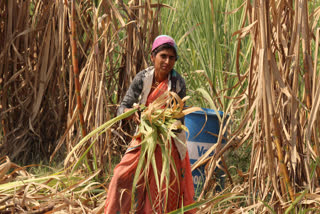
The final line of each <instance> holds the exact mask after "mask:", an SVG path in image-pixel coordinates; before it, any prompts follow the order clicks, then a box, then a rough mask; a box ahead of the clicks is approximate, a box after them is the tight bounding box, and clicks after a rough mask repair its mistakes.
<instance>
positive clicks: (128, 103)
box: [117, 72, 143, 115]
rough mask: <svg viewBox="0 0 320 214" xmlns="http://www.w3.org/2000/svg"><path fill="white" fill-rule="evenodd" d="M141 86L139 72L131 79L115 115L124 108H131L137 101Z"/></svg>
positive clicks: (140, 73) (141, 75) (141, 78)
mask: <svg viewBox="0 0 320 214" xmlns="http://www.w3.org/2000/svg"><path fill="white" fill-rule="evenodd" d="M142 88H143V72H139V73H138V74H137V75H136V76H135V77H134V79H133V81H132V83H131V84H130V86H129V89H128V91H127V92H126V94H125V96H124V98H123V100H122V102H121V103H120V107H119V108H118V110H117V115H120V114H122V113H123V112H124V109H125V108H132V107H133V104H134V103H138V99H139V96H140V94H141V92H142Z"/></svg>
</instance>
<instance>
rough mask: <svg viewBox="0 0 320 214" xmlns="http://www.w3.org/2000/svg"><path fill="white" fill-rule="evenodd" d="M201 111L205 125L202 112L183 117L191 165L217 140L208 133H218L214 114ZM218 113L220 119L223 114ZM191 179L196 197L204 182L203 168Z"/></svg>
mask: <svg viewBox="0 0 320 214" xmlns="http://www.w3.org/2000/svg"><path fill="white" fill-rule="evenodd" d="M202 109H203V110H204V112H205V113H206V114H207V122H206V124H205V121H206V118H205V113H204V112H202V111H196V112H193V113H191V114H188V115H186V116H185V125H186V126H187V128H188V129H189V136H188V135H187V137H188V139H187V147H188V152H189V157H190V163H191V165H192V164H193V163H194V162H196V161H197V160H198V159H199V158H200V157H201V156H202V155H204V154H205V153H206V152H207V151H208V150H209V149H210V148H211V147H212V146H213V145H214V144H215V143H217V140H218V138H217V137H216V136H214V135H212V134H210V133H214V134H216V135H218V134H219V131H220V122H219V119H218V116H217V114H216V112H215V111H214V110H212V109H206V108H202ZM218 113H219V115H220V117H221V118H222V116H223V112H221V111H219V112H218ZM204 124H205V127H204V128H203V130H202V132H201V133H199V132H200V130H201V128H202V127H203V125H204ZM198 133H199V134H198ZM222 143H224V142H222ZM212 155H213V153H211V154H210V156H212ZM192 177H193V184H194V189H195V193H196V194H195V195H196V196H197V195H198V194H199V193H200V192H201V191H202V187H203V184H204V181H205V172H204V166H200V167H198V168H197V169H195V170H193V171H192Z"/></svg>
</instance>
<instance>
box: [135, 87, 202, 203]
mask: <svg viewBox="0 0 320 214" xmlns="http://www.w3.org/2000/svg"><path fill="white" fill-rule="evenodd" d="M188 98H189V97H185V98H183V99H181V98H180V97H179V96H178V95H177V94H176V93H174V92H169V91H168V92H166V93H164V94H163V95H161V96H160V97H158V98H157V99H156V100H155V101H154V102H152V103H151V104H149V105H148V106H147V107H145V108H144V110H143V111H142V112H141V118H140V120H141V122H140V125H139V129H138V133H137V135H136V136H135V137H139V138H140V139H141V143H140V145H141V153H140V157H139V162H138V166H137V169H136V172H135V176H134V179H133V185H132V196H131V209H133V207H135V201H136V199H135V191H136V186H137V184H138V182H139V180H140V179H143V181H144V184H145V188H146V191H147V193H148V194H147V195H148V196H149V199H150V201H151V203H152V200H151V198H150V188H149V183H148V182H149V180H148V176H149V173H150V170H153V173H154V179H155V183H156V187H157V190H158V194H159V197H160V198H161V200H163V201H162V202H163V206H164V208H165V207H167V198H168V192H169V181H170V170H172V171H173V174H174V175H175V176H176V178H178V170H177V168H176V166H175V162H174V160H173V158H172V155H171V153H172V146H173V144H174V142H173V140H175V141H176V142H179V143H180V144H182V145H184V146H186V144H185V142H182V141H181V140H180V139H179V138H178V137H177V134H178V133H179V132H180V131H182V130H184V131H186V132H188V129H187V127H186V126H185V125H184V124H182V122H181V120H179V119H181V118H183V117H184V116H185V115H187V114H190V113H192V112H194V111H203V110H202V109H201V108H199V107H190V108H185V105H184V104H185V101H186V100H187V99H188ZM179 129H180V130H179ZM157 146H160V148H161V154H162V169H161V171H160V174H159V172H158V170H157V165H156V159H155V150H156V147H157ZM158 167H160V166H158ZM176 180H177V182H179V179H176ZM164 187H165V188H166V190H165V192H164V193H163V191H162V190H163V188H164ZM161 194H164V195H161Z"/></svg>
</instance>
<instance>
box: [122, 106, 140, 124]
mask: <svg viewBox="0 0 320 214" xmlns="http://www.w3.org/2000/svg"><path fill="white" fill-rule="evenodd" d="M138 107H139V106H137V107H134V108H125V109H124V112H127V111H131V110H132V109H136V108H138ZM126 120H133V121H134V122H135V123H136V124H139V123H140V117H139V114H138V111H136V112H135V113H134V114H132V115H131V116H130V117H127V118H126Z"/></svg>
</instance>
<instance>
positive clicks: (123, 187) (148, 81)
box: [105, 35, 194, 214]
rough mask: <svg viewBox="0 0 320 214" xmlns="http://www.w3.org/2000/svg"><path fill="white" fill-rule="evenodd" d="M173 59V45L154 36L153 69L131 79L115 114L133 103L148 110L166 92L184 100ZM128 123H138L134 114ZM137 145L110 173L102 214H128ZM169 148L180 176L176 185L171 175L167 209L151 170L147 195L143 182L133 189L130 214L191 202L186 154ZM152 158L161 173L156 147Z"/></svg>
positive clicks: (178, 148)
mask: <svg viewBox="0 0 320 214" xmlns="http://www.w3.org/2000/svg"><path fill="white" fill-rule="evenodd" d="M177 59H178V51H177V46H176V43H175V41H174V40H173V39H172V38H171V37H170V36H167V35H160V36H158V37H157V38H156V39H155V40H154V42H153V45H152V50H151V61H152V63H153V65H154V66H151V67H149V68H147V69H145V70H143V71H141V72H139V73H138V74H137V75H136V76H135V78H134V79H133V81H132V83H131V85H130V87H129V89H128V91H127V93H126V95H125V97H124V99H123V101H122V102H121V104H120V107H119V109H118V114H122V113H124V112H126V111H129V110H131V109H132V108H133V105H134V103H138V104H145V105H146V106H148V104H149V103H152V102H153V101H154V100H155V99H156V98H157V97H159V96H160V95H161V94H162V93H163V92H164V91H167V90H171V91H174V92H176V93H177V94H178V95H179V96H180V98H183V97H185V96H186V85H185V81H184V79H183V78H182V77H181V76H180V75H179V74H178V73H177V72H176V71H175V70H174V69H173V67H174V64H175V62H176V60H177ZM130 119H133V120H135V121H137V122H139V116H138V114H135V115H133V116H132V117H131V118H130ZM177 136H178V137H179V139H181V140H183V142H185V132H184V131H181V132H180V133H177ZM139 143H140V140H139V139H135V140H133V141H132V142H131V143H130V147H129V149H128V150H127V151H126V153H125V155H124V156H123V158H122V160H121V162H120V163H119V164H118V165H117V166H116V167H115V169H114V176H113V178H112V180H111V183H110V185H109V190H108V195H107V200H106V205H105V214H110V213H129V212H130V209H131V189H132V182H133V177H134V174H135V171H136V167H137V164H138V161H139V156H140V146H139ZM172 147H173V151H172V158H173V159H174V161H175V165H176V168H177V169H178V172H180V173H179V175H178V179H179V181H177V175H174V173H173V171H171V173H172V174H170V187H169V194H168V198H167V199H166V200H167V206H166V207H164V202H163V198H162V199H161V198H159V197H158V196H159V194H158V190H157V187H156V183H155V178H154V174H153V172H152V170H151V172H150V176H149V178H148V179H149V181H148V183H149V189H150V192H149V193H148V192H147V190H146V187H145V185H144V184H145V183H146V182H145V181H143V180H142V179H141V180H140V181H139V183H138V185H137V189H136V193H135V199H137V200H136V201H135V207H134V213H166V212H170V211H173V210H176V209H178V208H180V207H181V206H186V205H188V204H191V203H192V202H193V196H194V188H193V183H192V175H191V168H190V161H189V155H188V152H187V150H186V147H185V146H181V144H180V143H174V145H173V146H172ZM155 157H156V163H157V167H158V170H160V171H161V164H162V157H161V149H160V147H159V146H157V148H156V151H155ZM158 174H159V173H158ZM189 213H193V212H189Z"/></svg>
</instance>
